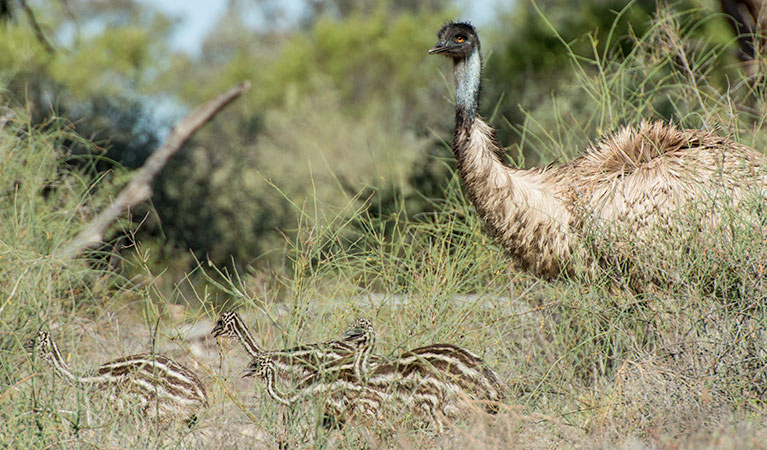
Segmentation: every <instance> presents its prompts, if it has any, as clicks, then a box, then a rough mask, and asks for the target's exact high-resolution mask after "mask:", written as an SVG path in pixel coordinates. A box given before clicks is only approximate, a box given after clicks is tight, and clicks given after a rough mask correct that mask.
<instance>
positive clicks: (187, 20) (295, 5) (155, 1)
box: [142, 0, 511, 55]
mask: <svg viewBox="0 0 767 450" xmlns="http://www.w3.org/2000/svg"><path fill="white" fill-rule="evenodd" d="M142 1H143V2H144V3H146V4H148V5H153V6H155V7H157V8H158V9H160V10H161V11H163V12H165V13H167V14H169V15H171V16H172V17H175V18H177V19H178V20H179V22H178V24H177V26H176V30H175V33H174V35H173V38H172V45H173V47H174V48H176V49H179V50H183V51H185V52H187V53H189V54H191V55H195V54H198V53H199V51H200V49H201V45H202V42H203V40H204V38H205V36H206V35H207V34H208V32H210V30H211V29H212V28H213V26H214V25H215V24H216V22H217V21H218V19H219V18H220V17H221V15H222V14H223V13H224V11H225V10H226V5H227V3H228V2H227V0H142ZM510 1H511V0H507V1H506V2H504V1H503V0H474V1H464V2H459V4H458V6H459V7H460V8H461V9H462V14H461V17H459V19H461V20H469V21H471V22H472V23H474V24H475V25H482V24H483V23H487V22H489V21H490V20H492V19H493V17H494V14H495V10H496V8H495V7H494V6H495V5H496V4H500V3H509V2H510ZM302 4H303V2H302V1H301V0H283V5H285V8H286V10H287V11H288V13H289V12H290V11H295V12H296V14H298V13H300V11H301V7H302V6H301V5H302Z"/></svg>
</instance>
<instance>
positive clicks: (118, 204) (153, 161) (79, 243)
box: [57, 81, 250, 261]
mask: <svg viewBox="0 0 767 450" xmlns="http://www.w3.org/2000/svg"><path fill="white" fill-rule="evenodd" d="M248 89H250V82H247V81H246V82H244V83H240V84H238V85H237V86H235V87H233V88H231V89H229V90H228V91H227V92H225V93H223V94H221V95H219V96H218V97H216V98H215V99H213V100H211V101H210V102H208V103H206V104H204V105H202V106H200V107H199V108H197V109H196V110H194V111H192V112H191V113H190V114H189V115H188V116H186V118H184V120H182V121H181V122H179V123H178V124H176V126H175V127H174V128H173V131H171V133H170V136H168V139H167V140H166V141H165V143H164V144H163V145H162V147H160V148H159V149H157V150H156V151H155V152H154V153H152V155H151V156H150V157H149V158H147V160H146V162H145V163H144V165H143V166H141V168H140V169H139V170H138V173H136V176H135V177H133V180H131V182H130V183H128V186H126V187H125V189H123V190H122V192H120V194H119V195H118V196H117V198H116V199H115V201H114V202H113V203H112V205H111V206H110V207H108V208H107V209H105V210H104V211H102V212H101V213H99V215H98V216H96V218H94V219H93V220H92V221H91V222H90V223H89V224H88V225H87V226H86V227H85V229H84V230H82V231H81V232H80V233H79V234H78V235H77V237H75V238H74V239H73V240H72V241H71V242H70V243H69V244H67V246H66V247H64V249H63V250H62V251H61V252H60V253H59V255H57V256H59V257H60V258H61V259H62V260H65V261H66V260H70V259H72V258H74V257H75V256H77V255H78V254H79V253H80V252H82V251H84V250H86V249H88V248H92V247H94V246H97V245H99V244H100V243H101V242H102V240H103V237H104V232H105V231H106V229H107V227H108V226H109V225H111V224H112V223H113V222H114V221H115V220H116V219H117V218H118V217H119V216H120V215H122V214H123V213H124V212H125V211H127V210H129V209H130V208H133V207H135V206H136V205H138V204H139V203H141V202H143V201H144V200H146V199H148V198H149V197H150V196H151V195H152V181H154V179H155V177H156V176H157V174H159V173H160V171H161V170H162V169H163V167H165V164H166V163H167V162H168V160H169V159H170V158H171V157H172V156H173V155H174V154H175V153H176V152H177V151H178V149H179V148H181V146H182V145H184V143H185V142H186V141H187V140H189V138H190V137H192V135H193V134H194V133H195V132H197V130H199V129H200V128H201V127H202V126H203V125H205V124H206V123H207V122H209V121H210V120H211V119H212V118H213V117H214V116H215V115H216V114H217V113H218V112H219V111H221V110H222V109H224V108H225V107H226V106H228V105H229V104H230V103H231V102H232V101H234V100H235V99H236V98H237V97H239V96H240V95H242V94H243V93H244V92H245V91H247V90H248Z"/></svg>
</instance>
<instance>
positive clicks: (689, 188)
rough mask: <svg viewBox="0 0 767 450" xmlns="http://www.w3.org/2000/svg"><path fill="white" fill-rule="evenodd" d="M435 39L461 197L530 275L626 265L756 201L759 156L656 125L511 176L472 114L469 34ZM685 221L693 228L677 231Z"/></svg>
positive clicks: (446, 33) (449, 32)
mask: <svg viewBox="0 0 767 450" xmlns="http://www.w3.org/2000/svg"><path fill="white" fill-rule="evenodd" d="M438 38H439V41H438V42H437V44H436V45H435V46H434V48H432V49H431V51H430V53H431V54H443V55H446V56H448V57H451V58H452V59H453V62H454V72H455V78H456V126H455V134H454V139H453V151H454V153H455V156H456V159H457V166H458V171H459V173H460V175H461V177H462V178H463V181H464V183H465V185H466V191H467V193H468V196H469V198H470V199H471V201H472V203H473V204H474V206H475V207H476V208H477V211H478V212H479V214H480V216H481V217H482V218H483V220H484V221H485V224H486V226H487V228H488V230H489V232H490V233H491V234H492V235H493V236H494V237H495V238H496V240H497V241H498V242H499V243H500V244H501V245H502V246H503V247H504V248H505V249H506V250H507V251H508V252H509V253H510V254H511V255H513V256H514V257H515V259H516V260H517V262H518V263H519V264H520V265H521V266H522V268H525V269H528V270H530V271H531V272H533V273H534V274H536V275H538V276H541V277H546V278H549V277H554V276H557V275H559V274H561V273H562V272H573V271H575V267H574V261H581V262H584V263H585V264H586V266H587V267H592V264H591V262H593V261H597V262H600V261H603V260H605V259H609V260H611V261H614V260H615V258H619V259H621V260H625V261H630V260H631V259H632V257H633V255H634V254H635V253H636V249H637V248H640V247H648V248H649V247H653V246H655V245H657V243H658V242H660V241H661V240H664V241H665V242H668V237H669V236H672V237H674V238H676V237H677V236H682V237H683V236H689V234H690V233H702V234H705V233H707V232H712V231H714V230H715V229H716V227H717V225H718V224H719V223H720V219H721V217H720V215H721V214H722V211H723V210H727V211H731V209H730V207H737V206H739V203H740V200H741V199H742V198H744V197H745V196H747V195H751V194H753V195H756V196H759V197H760V198H764V194H765V184H767V177H766V176H765V169H766V168H767V163H766V161H765V157H764V155H762V154H760V153H757V152H756V151H754V150H752V149H750V148H748V147H746V146H743V145H740V144H738V143H736V142H733V141H732V140H729V139H725V138H723V137H720V136H717V135H716V134H714V133H712V132H707V131H701V130H680V129H678V128H676V127H674V126H673V125H669V124H666V123H662V122H653V123H649V122H645V123H642V124H641V125H640V126H639V128H638V129H632V128H628V127H627V128H624V129H622V130H620V131H618V132H616V133H615V134H613V135H612V136H610V137H607V138H605V139H603V140H602V141H601V142H599V143H597V144H595V145H593V146H592V147H591V148H590V149H589V150H588V151H587V152H586V153H585V154H584V155H583V156H581V157H579V158H577V159H575V160H573V161H572V162H570V163H568V164H565V165H561V166H549V167H546V168H536V169H530V170H518V169H512V168H509V167H507V166H506V165H504V164H503V163H502V162H501V158H500V157H499V155H500V154H501V153H502V149H501V147H500V146H499V145H498V144H497V142H496V141H495V137H494V130H493V129H492V128H491V127H490V126H489V125H488V124H487V123H485V122H484V121H483V120H482V118H481V117H480V116H479V112H478V104H479V91H480V79H481V67H482V63H481V61H482V60H481V53H480V43H479V38H478V36H477V34H476V31H475V30H474V28H473V27H472V26H471V25H468V24H463V23H452V24H448V25H446V26H445V27H443V28H442V30H440V32H439V34H438ZM689 213H695V214H689ZM683 216H684V217H688V218H693V217H698V218H701V220H700V222H695V223H689V222H690V221H688V223H684V222H685V220H683ZM693 220H695V219H693ZM587 234H588V239H586V238H585V235H587ZM664 238H665V239H664ZM586 242H588V243H586ZM576 254H577V255H578V257H577V258H575V257H574V256H575V255H576ZM587 270H588V269H587Z"/></svg>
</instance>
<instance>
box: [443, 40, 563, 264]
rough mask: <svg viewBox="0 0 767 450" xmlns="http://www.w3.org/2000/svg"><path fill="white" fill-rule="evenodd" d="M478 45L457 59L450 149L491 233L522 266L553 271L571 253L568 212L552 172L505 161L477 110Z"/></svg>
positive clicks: (501, 151)
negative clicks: (522, 166) (475, 49)
mask: <svg viewBox="0 0 767 450" xmlns="http://www.w3.org/2000/svg"><path fill="white" fill-rule="evenodd" d="M481 66H482V61H481V58H480V56H479V51H475V52H474V53H472V54H471V55H470V56H469V57H468V58H466V59H465V60H456V61H455V80H456V103H455V134H454V136H453V152H454V153H455V157H456V162H457V167H458V172H459V173H460V175H461V178H462V179H463V182H464V185H465V186H466V193H467V194H468V197H469V198H470V199H471V202H472V203H473V204H474V207H475V208H476V209H477V212H478V213H479V215H480V217H482V220H483V221H484V222H485V225H486V226H487V228H488V231H489V232H490V234H492V235H493V237H494V238H495V239H496V240H497V241H498V242H499V243H500V244H501V245H502V246H503V247H504V248H505V249H506V250H507V251H508V252H509V253H511V254H512V256H514V257H515V258H516V259H517V262H518V263H520V264H519V266H520V267H521V268H526V269H529V270H531V271H532V272H533V273H535V274H536V275H538V276H542V277H545V278H550V277H554V276H556V275H557V274H559V272H560V266H559V261H564V260H566V259H567V258H568V257H569V255H570V239H569V235H568V231H567V228H566V227H567V226H568V225H567V224H568V223H569V220H570V217H569V215H570V213H569V212H568V211H567V208H566V206H565V204H564V203H563V202H562V200H561V199H560V198H558V195H557V194H556V192H555V181H554V178H552V175H551V173H550V172H546V171H542V170H520V169H512V168H510V167H507V166H506V165H505V164H504V163H503V162H502V159H501V155H502V154H503V150H502V149H501V147H500V146H499V145H498V143H497V142H496V140H495V130H493V128H492V127H490V126H489V125H488V124H487V123H485V122H484V120H482V118H481V117H480V116H479V112H478V109H479V92H480V79H481V71H482V70H481V69H482V67H481Z"/></svg>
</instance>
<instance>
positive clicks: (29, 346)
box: [24, 339, 35, 350]
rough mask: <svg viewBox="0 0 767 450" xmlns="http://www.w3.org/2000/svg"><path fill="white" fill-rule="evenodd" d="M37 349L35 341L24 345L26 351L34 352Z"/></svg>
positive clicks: (32, 340)
mask: <svg viewBox="0 0 767 450" xmlns="http://www.w3.org/2000/svg"><path fill="white" fill-rule="evenodd" d="M34 348H35V340H34V339H30V340H28V341H27V342H25V343H24V349H26V350H32V349H34Z"/></svg>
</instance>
